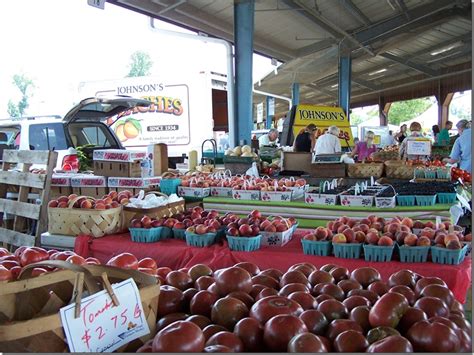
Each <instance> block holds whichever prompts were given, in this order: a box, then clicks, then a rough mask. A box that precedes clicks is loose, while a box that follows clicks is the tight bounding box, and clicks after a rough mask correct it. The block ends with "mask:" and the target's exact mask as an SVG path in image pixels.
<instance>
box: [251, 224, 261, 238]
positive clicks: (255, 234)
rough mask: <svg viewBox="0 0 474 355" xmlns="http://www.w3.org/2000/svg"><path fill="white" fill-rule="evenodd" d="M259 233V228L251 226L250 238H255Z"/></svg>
mask: <svg viewBox="0 0 474 355" xmlns="http://www.w3.org/2000/svg"><path fill="white" fill-rule="evenodd" d="M259 233H260V228H258V227H257V226H255V225H253V226H252V234H251V236H252V237H256V236H257V235H258V234H259Z"/></svg>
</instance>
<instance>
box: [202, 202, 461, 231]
mask: <svg viewBox="0 0 474 355" xmlns="http://www.w3.org/2000/svg"><path fill="white" fill-rule="evenodd" d="M203 202H204V209H205V210H216V211H218V212H220V213H226V212H228V211H232V212H233V213H237V214H243V215H247V214H248V213H249V212H250V211H252V210H254V209H258V210H259V211H260V212H261V213H262V214H263V215H273V216H276V215H278V216H282V217H286V218H287V217H296V218H297V219H298V223H299V226H300V227H303V228H315V227H318V226H325V225H326V223H327V222H328V221H333V220H335V219H336V218H339V217H340V216H347V217H350V218H366V217H367V216H368V215H370V214H376V215H377V217H383V218H388V219H391V218H392V217H394V216H400V217H409V218H412V219H414V220H416V219H419V220H435V219H436V217H437V216H440V217H441V218H446V219H448V218H449V217H450V213H449V209H450V208H451V206H452V205H450V204H436V205H433V206H409V207H406V206H397V207H395V208H376V207H345V206H337V205H336V206H322V205H310V204H307V203H305V202H303V201H295V202H281V201H277V202H264V201H249V200H235V199H232V198H223V197H206V198H205V199H204V200H203Z"/></svg>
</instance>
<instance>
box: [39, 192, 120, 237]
mask: <svg viewBox="0 0 474 355" xmlns="http://www.w3.org/2000/svg"><path fill="white" fill-rule="evenodd" d="M84 197H85V196H78V197H77V198H75V199H74V200H72V201H70V202H69V206H68V208H57V207H56V208H52V207H48V232H49V233H51V234H61V235H72V236H77V235H79V234H86V235H91V236H93V237H95V238H99V237H103V236H104V235H107V234H113V233H116V232H118V231H119V229H120V226H121V224H122V206H119V207H116V208H110V209H108V210H94V209H82V208H73V205H74V203H75V202H76V201H77V200H79V199H80V198H84ZM86 198H87V199H89V200H91V199H92V198H90V197H86Z"/></svg>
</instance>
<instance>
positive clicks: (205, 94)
mask: <svg viewBox="0 0 474 355" xmlns="http://www.w3.org/2000/svg"><path fill="white" fill-rule="evenodd" d="M226 86H227V77H226V75H223V74H218V73H214V72H204V71H201V72H192V73H185V72H178V73H169V74H164V75H163V76H160V77H151V76H146V77H130V78H123V79H117V80H109V81H90V82H82V83H81V84H80V85H79V91H78V94H79V98H78V99H79V100H80V99H83V98H86V97H91V96H110V95H126V96H132V97H136V98H143V99H146V100H149V101H151V102H152V103H153V104H152V105H151V106H150V107H149V108H141V109H140V108H136V109H134V110H130V111H127V112H124V113H122V114H120V115H118V116H114V117H110V118H108V119H107V124H108V125H109V126H111V128H112V129H113V130H114V132H115V134H116V135H117V137H118V138H119V139H120V141H121V143H122V145H123V146H124V147H125V148H126V149H133V150H142V149H143V150H145V149H146V147H147V146H148V145H149V144H153V143H165V144H167V145H168V155H169V157H170V163H171V165H174V163H176V162H180V161H182V160H183V155H187V154H188V152H189V151H191V150H197V151H198V153H199V156H200V152H201V146H202V143H203V141H205V140H206V139H210V138H219V137H222V132H228V131H229V124H228V114H227V91H226ZM217 143H218V145H219V144H221V145H222V147H221V148H222V149H225V148H226V147H225V146H224V145H225V139H224V140H222V139H220V142H219V141H217ZM210 147H211V146H210V145H206V146H205V149H206V148H210Z"/></svg>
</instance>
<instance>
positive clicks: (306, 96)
mask: <svg viewBox="0 0 474 355" xmlns="http://www.w3.org/2000/svg"><path fill="white" fill-rule="evenodd" d="M313 96H316V93H315V92H309V93H307V94H306V95H304V97H305V98H307V99H309V98H310V97H313Z"/></svg>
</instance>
